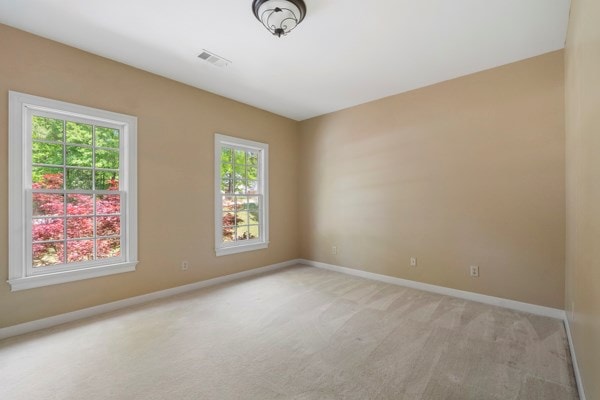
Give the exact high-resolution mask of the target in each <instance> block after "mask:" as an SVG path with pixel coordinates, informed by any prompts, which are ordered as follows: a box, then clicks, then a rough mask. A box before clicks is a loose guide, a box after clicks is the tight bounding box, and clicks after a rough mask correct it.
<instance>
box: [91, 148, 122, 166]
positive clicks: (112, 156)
mask: <svg viewBox="0 0 600 400" xmlns="http://www.w3.org/2000/svg"><path fill="white" fill-rule="evenodd" d="M96 168H106V169H119V152H118V151H111V150H96Z"/></svg>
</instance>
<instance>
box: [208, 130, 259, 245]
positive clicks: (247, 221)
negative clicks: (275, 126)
mask: <svg viewBox="0 0 600 400" xmlns="http://www.w3.org/2000/svg"><path fill="white" fill-rule="evenodd" d="M267 152H268V146H267V145H266V144H264V143H258V142H253V141H248V140H243V139H238V138H233V137H229V136H224V135H216V143H215V171H216V174H215V192H216V196H215V197H216V198H215V203H216V206H215V226H216V230H215V248H216V252H217V255H223V254H230V253H237V252H240V251H249V250H255V249H259V248H265V247H267V243H268V232H267V228H268V225H267V223H266V218H267V209H266V205H267V187H268V185H267V175H266V172H267V166H266V164H267Z"/></svg>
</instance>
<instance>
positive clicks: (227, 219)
mask: <svg viewBox="0 0 600 400" xmlns="http://www.w3.org/2000/svg"><path fill="white" fill-rule="evenodd" d="M233 225H235V214H234V213H232V212H224V213H223V226H233Z"/></svg>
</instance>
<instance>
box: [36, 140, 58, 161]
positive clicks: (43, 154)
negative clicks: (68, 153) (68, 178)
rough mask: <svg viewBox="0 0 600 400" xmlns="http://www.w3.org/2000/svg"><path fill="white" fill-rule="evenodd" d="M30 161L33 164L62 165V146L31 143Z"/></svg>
mask: <svg viewBox="0 0 600 400" xmlns="http://www.w3.org/2000/svg"><path fill="white" fill-rule="evenodd" d="M31 160H32V161H33V163H34V164H50V165H63V146H62V145H61V144H51V143H42V142H33V143H32V147H31Z"/></svg>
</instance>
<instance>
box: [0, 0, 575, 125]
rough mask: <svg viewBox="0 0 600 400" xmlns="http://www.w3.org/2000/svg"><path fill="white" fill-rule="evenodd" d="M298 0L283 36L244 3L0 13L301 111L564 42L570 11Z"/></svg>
mask: <svg viewBox="0 0 600 400" xmlns="http://www.w3.org/2000/svg"><path fill="white" fill-rule="evenodd" d="M305 2H306V5H307V8H308V11H307V16H306V18H305V20H304V21H303V22H302V24H300V25H299V26H298V27H297V28H296V30H294V31H293V32H291V33H290V34H289V35H288V36H286V37H283V38H276V37H274V36H272V35H270V34H269V32H268V31H267V30H266V29H265V28H264V27H263V26H262V25H261V24H260V22H259V21H257V20H256V19H255V18H254V15H253V14H252V11H251V3H252V1H251V0H211V1H209V0H169V1H166V0H0V22H1V23H4V24H6V25H10V26H13V27H16V28H19V29H23V30H25V31H29V32H32V33H35V34H37V35H40V36H44V37H47V38H50V39H53V40H56V41H58V42H62V43H66V44H68V45H70V46H74V47H77V48H80V49H83V50H86V51H89V52H91V53H95V54H99V55H101V56H104V57H107V58H110V59H113V60H117V61H120V62H123V63H126V64H129V65H132V66H135V67H137V68H141V69H143V70H146V71H150V72H153V73H156V74H159V75H162V76H165V77H169V78H172V79H174V80H177V81H180V82H184V83H187V84H189V85H192V86H195V87H198V88H201V89H204V90H208V91H210V92H213V93H217V94H220V95H222V96H226V97H229V98H232V99H235V100H238V101H241V102H243V103H247V104H250V105H253V106H255V107H258V108H262V109H265V110H268V111H272V112H274V113H276V114H280V115H283V116H286V117H289V118H293V119H296V120H303V119H306V118H310V117H313V116H317V115H321V114H325V113H328V112H332V111H336V110H339V109H342V108H346V107H350V106H353V105H356V104H361V103H364V102H367V101H370V100H375V99H378V98H382V97H385V96H389V95H393V94H397V93H401V92H405V91H407V90H411V89H415V88H419V87H423V86H427V85H431V84H433V83H436V82H441V81H444V80H448V79H452V78H455V77H458V76H462V75H467V74H470V73H473V72H476V71H481V70H484V69H488V68H492V67H496V66H499V65H503V64H507V63H511V62H514V61H517V60H521V59H525V58H529V57H533V56H536V55H539V54H543V53H547V52H549V51H553V50H557V49H561V48H563V46H564V41H565V36H566V30H567V20H568V13H569V0H411V1H408V0H375V1H373V0H371V1H367V0H362V1H359V0H305ZM202 49H207V50H209V51H211V52H214V53H216V54H218V55H220V56H223V57H224V58H227V59H229V60H231V61H232V64H231V65H229V66H228V67H226V68H222V69H221V68H218V67H215V66H213V65H210V64H208V63H206V62H204V61H202V60H200V59H198V58H197V55H198V54H200V53H201V52H202Z"/></svg>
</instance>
